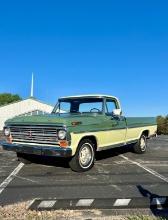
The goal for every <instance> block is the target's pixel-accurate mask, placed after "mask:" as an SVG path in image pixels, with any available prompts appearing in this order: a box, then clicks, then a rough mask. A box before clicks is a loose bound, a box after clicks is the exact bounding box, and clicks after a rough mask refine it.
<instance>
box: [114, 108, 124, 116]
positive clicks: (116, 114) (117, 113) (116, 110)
mask: <svg viewBox="0 0 168 220" xmlns="http://www.w3.org/2000/svg"><path fill="white" fill-rule="evenodd" d="M121 113H122V111H121V109H120V108H119V109H114V110H113V111H112V115H113V116H117V117H119V116H121Z"/></svg>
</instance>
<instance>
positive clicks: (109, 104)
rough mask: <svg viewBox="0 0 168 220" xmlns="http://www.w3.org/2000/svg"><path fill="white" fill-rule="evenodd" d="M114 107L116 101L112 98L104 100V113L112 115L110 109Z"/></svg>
mask: <svg viewBox="0 0 168 220" xmlns="http://www.w3.org/2000/svg"><path fill="white" fill-rule="evenodd" d="M114 109H116V103H115V101H114V100H106V108H105V113H106V115H112V111H113V110H114Z"/></svg>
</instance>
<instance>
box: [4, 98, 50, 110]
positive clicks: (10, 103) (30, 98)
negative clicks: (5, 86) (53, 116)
mask: <svg viewBox="0 0 168 220" xmlns="http://www.w3.org/2000/svg"><path fill="white" fill-rule="evenodd" d="M29 99H32V100H34V101H37V102H40V103H42V104H45V105H50V106H52V107H53V105H51V104H48V103H45V102H43V101H40V100H38V99H36V98H34V97H29V98H27V99H22V100H18V101H15V102H11V103H8V104H4V105H1V106H0V108H2V107H5V106H9V105H13V104H16V103H19V102H23V101H26V100H29Z"/></svg>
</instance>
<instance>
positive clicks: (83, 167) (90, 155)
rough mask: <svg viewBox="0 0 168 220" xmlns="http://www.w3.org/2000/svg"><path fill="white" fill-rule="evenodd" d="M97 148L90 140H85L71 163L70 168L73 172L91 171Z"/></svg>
mask: <svg viewBox="0 0 168 220" xmlns="http://www.w3.org/2000/svg"><path fill="white" fill-rule="evenodd" d="M94 160H95V146H94V144H93V142H92V141H91V140H89V139H83V140H82V141H81V142H80V143H79V145H78V149H77V151H76V153H75V155H74V156H73V157H72V159H71V160H70V162H69V166H70V167H71V169H72V170H73V171H76V172H84V171H87V170H90V169H91V168H92V167H93V165H94Z"/></svg>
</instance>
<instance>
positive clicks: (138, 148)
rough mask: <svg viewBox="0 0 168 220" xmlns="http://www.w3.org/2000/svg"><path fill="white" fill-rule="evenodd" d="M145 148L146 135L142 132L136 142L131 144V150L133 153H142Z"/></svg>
mask: <svg viewBox="0 0 168 220" xmlns="http://www.w3.org/2000/svg"><path fill="white" fill-rule="evenodd" d="M146 149H147V140H146V136H145V135H144V134H142V135H141V137H140V139H139V140H138V142H137V143H136V144H135V145H134V146H133V151H134V153H137V154H144V153H145V152H146Z"/></svg>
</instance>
